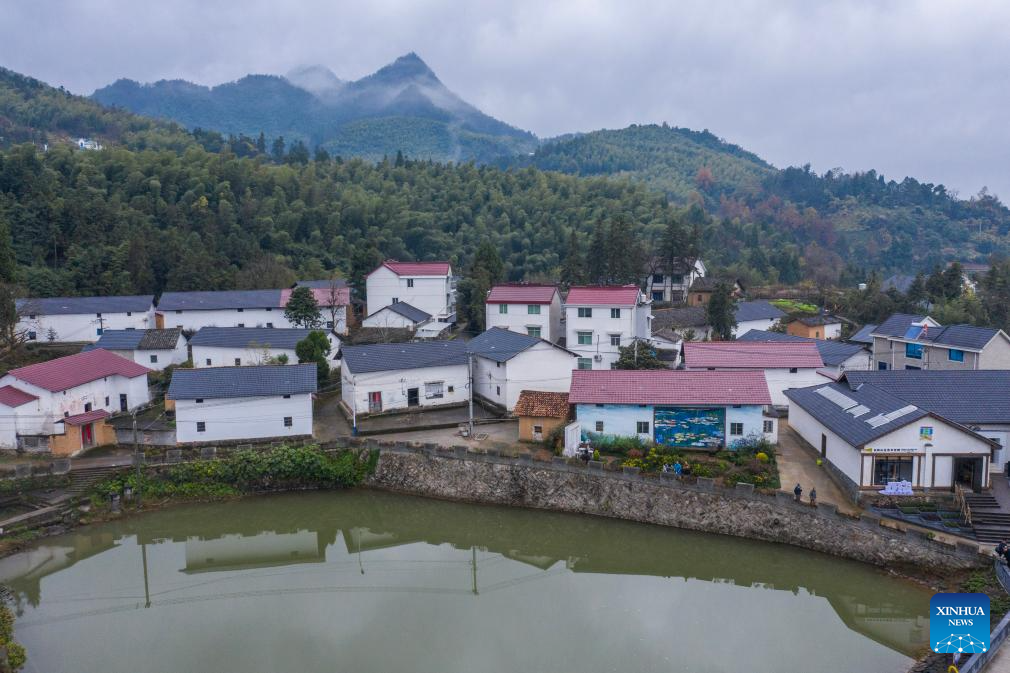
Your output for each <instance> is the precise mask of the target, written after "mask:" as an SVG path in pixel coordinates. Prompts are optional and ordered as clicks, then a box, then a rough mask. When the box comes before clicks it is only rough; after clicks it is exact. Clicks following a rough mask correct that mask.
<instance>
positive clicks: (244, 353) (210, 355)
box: [193, 346, 298, 369]
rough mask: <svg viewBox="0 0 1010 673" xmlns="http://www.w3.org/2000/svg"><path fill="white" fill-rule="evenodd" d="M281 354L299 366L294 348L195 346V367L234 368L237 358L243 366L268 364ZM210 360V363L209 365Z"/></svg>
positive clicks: (289, 361)
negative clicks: (269, 360)
mask: <svg viewBox="0 0 1010 673" xmlns="http://www.w3.org/2000/svg"><path fill="white" fill-rule="evenodd" d="M281 354H284V355H287V356H288V362H287V363H288V364H290V365H295V364H298V356H297V355H295V349H294V348H231V347H225V346H193V366H194V367H196V368H197V369H200V368H203V367H234V366H235V360H236V358H237V359H239V360H241V363H240V364H241V366H243V367H247V366H250V365H262V364H267V360H268V359H269V358H271V357H277V356H279V355H281ZM208 360H210V363H209V364H208V362H207V361H208Z"/></svg>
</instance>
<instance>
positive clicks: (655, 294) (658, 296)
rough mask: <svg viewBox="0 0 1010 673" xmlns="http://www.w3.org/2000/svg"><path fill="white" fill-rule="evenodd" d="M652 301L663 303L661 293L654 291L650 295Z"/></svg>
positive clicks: (660, 291)
mask: <svg viewBox="0 0 1010 673" xmlns="http://www.w3.org/2000/svg"><path fill="white" fill-rule="evenodd" d="M652 301H663V291H662V290H656V291H654V292H653V293H652Z"/></svg>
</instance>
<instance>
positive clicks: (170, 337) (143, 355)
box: [83, 327, 189, 371]
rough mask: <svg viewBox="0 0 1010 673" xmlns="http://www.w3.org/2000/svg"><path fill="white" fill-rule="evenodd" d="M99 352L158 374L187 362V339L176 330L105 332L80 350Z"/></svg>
mask: <svg viewBox="0 0 1010 673" xmlns="http://www.w3.org/2000/svg"><path fill="white" fill-rule="evenodd" d="M99 348H100V349H102V350H107V351H109V352H110V353H115V354H116V355H119V356H120V357H124V358H126V359H128V360H133V361H134V362H136V363H137V364H138V365H144V366H145V367H147V368H149V369H156V370H158V371H161V370H162V369H164V368H165V367H168V366H169V365H179V364H182V363H183V362H185V361H186V360H187V359H188V358H189V352H188V349H187V348H186V337H185V336H183V334H182V330H181V329H179V328H178V327H173V328H172V329H136V330H134V329H115V330H112V329H110V330H105V332H103V333H102V336H100V337H99V338H98V341H96V342H95V343H93V344H88V345H87V346H85V347H84V348H83V350H85V351H90V350H95V349H99Z"/></svg>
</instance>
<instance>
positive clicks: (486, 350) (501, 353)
mask: <svg viewBox="0 0 1010 673" xmlns="http://www.w3.org/2000/svg"><path fill="white" fill-rule="evenodd" d="M540 341H541V339H540V338H538V337H531V336H529V335H527V334H520V333H519V332H513V331H511V330H507V329H503V328H501V327H492V328H491V329H489V330H487V331H486V332H484V333H483V334H480V335H478V336H476V337H474V338H473V339H471V340H470V341H468V342H467V344H466V349H467V350H468V351H470V352H471V353H473V354H474V355H478V356H480V357H482V358H487V359H488V360H493V361H494V362H507V361H508V360H511V359H512V358H513V357H515V356H516V355H518V354H519V353H522V352H523V351H525V350H527V349H529V348H532V347H533V346H536V345H537V344H538V343H540Z"/></svg>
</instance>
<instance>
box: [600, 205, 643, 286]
mask: <svg viewBox="0 0 1010 673" xmlns="http://www.w3.org/2000/svg"><path fill="white" fill-rule="evenodd" d="M641 274H642V255H641V253H640V251H639V249H638V241H637V240H636V239H635V234H634V232H633V231H632V230H631V227H630V226H629V225H628V222H627V220H625V219H624V218H623V217H616V218H614V219H613V220H611V222H610V231H609V233H608V235H607V281H608V282H611V283H638V281H639V280H640V277H641Z"/></svg>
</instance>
